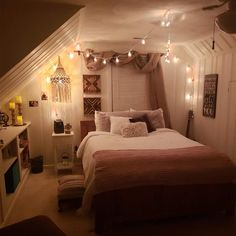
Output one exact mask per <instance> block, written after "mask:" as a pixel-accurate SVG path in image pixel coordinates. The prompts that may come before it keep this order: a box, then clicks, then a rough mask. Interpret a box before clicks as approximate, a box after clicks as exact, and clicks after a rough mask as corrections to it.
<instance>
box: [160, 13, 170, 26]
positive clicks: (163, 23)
mask: <svg viewBox="0 0 236 236" xmlns="http://www.w3.org/2000/svg"><path fill="white" fill-rule="evenodd" d="M171 21H172V15H171V14H170V10H167V11H166V12H165V14H164V16H163V19H162V21H161V26H162V27H170V24H171Z"/></svg>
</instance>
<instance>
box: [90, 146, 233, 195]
mask: <svg viewBox="0 0 236 236" xmlns="http://www.w3.org/2000/svg"><path fill="white" fill-rule="evenodd" d="M93 158H94V159H95V163H96V164H95V194H98V193H103V192H107V191H112V190H119V189H126V188H131V187H137V186H151V185H192V184H218V183H231V182H232V181H233V180H234V178H235V175H236V167H235V166H234V164H233V163H232V162H231V161H230V159H229V158H228V157H227V156H226V155H225V154H222V153H219V152H217V151H215V150H213V149H212V148H210V147H207V146H196V147H188V148H177V149H167V150H161V149H148V150H104V151H97V152H95V153H94V155H93Z"/></svg>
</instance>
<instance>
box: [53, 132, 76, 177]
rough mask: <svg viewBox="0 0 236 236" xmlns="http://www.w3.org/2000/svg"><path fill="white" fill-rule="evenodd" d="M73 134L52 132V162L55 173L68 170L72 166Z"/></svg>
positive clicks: (70, 169)
mask: <svg viewBox="0 0 236 236" xmlns="http://www.w3.org/2000/svg"><path fill="white" fill-rule="evenodd" d="M73 136H74V132H73V131H71V133H70V134H65V133H59V134H56V133H54V132H53V133H52V138H53V151H54V163H55V170H56V172H57V173H59V172H60V171H70V172H72V168H73Z"/></svg>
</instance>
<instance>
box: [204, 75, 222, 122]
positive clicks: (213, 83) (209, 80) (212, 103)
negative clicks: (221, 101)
mask: <svg viewBox="0 0 236 236" xmlns="http://www.w3.org/2000/svg"><path fill="white" fill-rule="evenodd" d="M217 84H218V74H209V75H205V81H204V93H203V111H202V113H203V116H206V117H211V118H215V116H216V99H217Z"/></svg>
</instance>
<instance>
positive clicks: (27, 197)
mask: <svg viewBox="0 0 236 236" xmlns="http://www.w3.org/2000/svg"><path fill="white" fill-rule="evenodd" d="M56 194H57V175H56V174H55V171H54V169H53V168H46V169H44V171H43V172H42V173H39V174H30V175H29V178H28V179H27V181H26V183H25V185H24V187H23V190H22V192H21V194H20V196H19V197H18V199H17V201H16V204H15V206H14V209H13V210H12V212H11V214H10V216H9V218H8V219H7V221H6V224H12V223H15V222H18V221H20V220H23V219H26V218H29V217H32V216H36V215H47V216H49V217H50V218H51V219H52V220H53V221H54V222H55V223H56V224H57V225H58V226H59V227H60V228H61V229H62V230H63V231H64V232H65V233H66V234H67V235H68V236H94V235H95V233H94V232H93V228H94V226H93V225H94V224H93V218H92V217H81V216H78V215H77V214H76V211H75V210H73V209H71V210H67V211H64V212H61V213H59V212H58V211H57V197H56ZM104 235H107V236H108V235H117V236H121V235H122V236H125V235H127V236H128V235H129V236H134V235H135V236H139V235H140V236H141V235H142V236H143V235H147V236H154V235H155V236H156V235H158V236H178V235H181V236H184V235H190V236H211V235H212V236H213V235H214V236H233V235H236V217H226V216H224V215H218V216H208V217H206V216H202V217H191V218H179V219H171V220H162V221H158V222H147V223H142V224H140V223H139V224H129V225H126V226H125V227H122V228H120V229H116V230H114V231H113V232H108V233H106V234H104Z"/></svg>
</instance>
